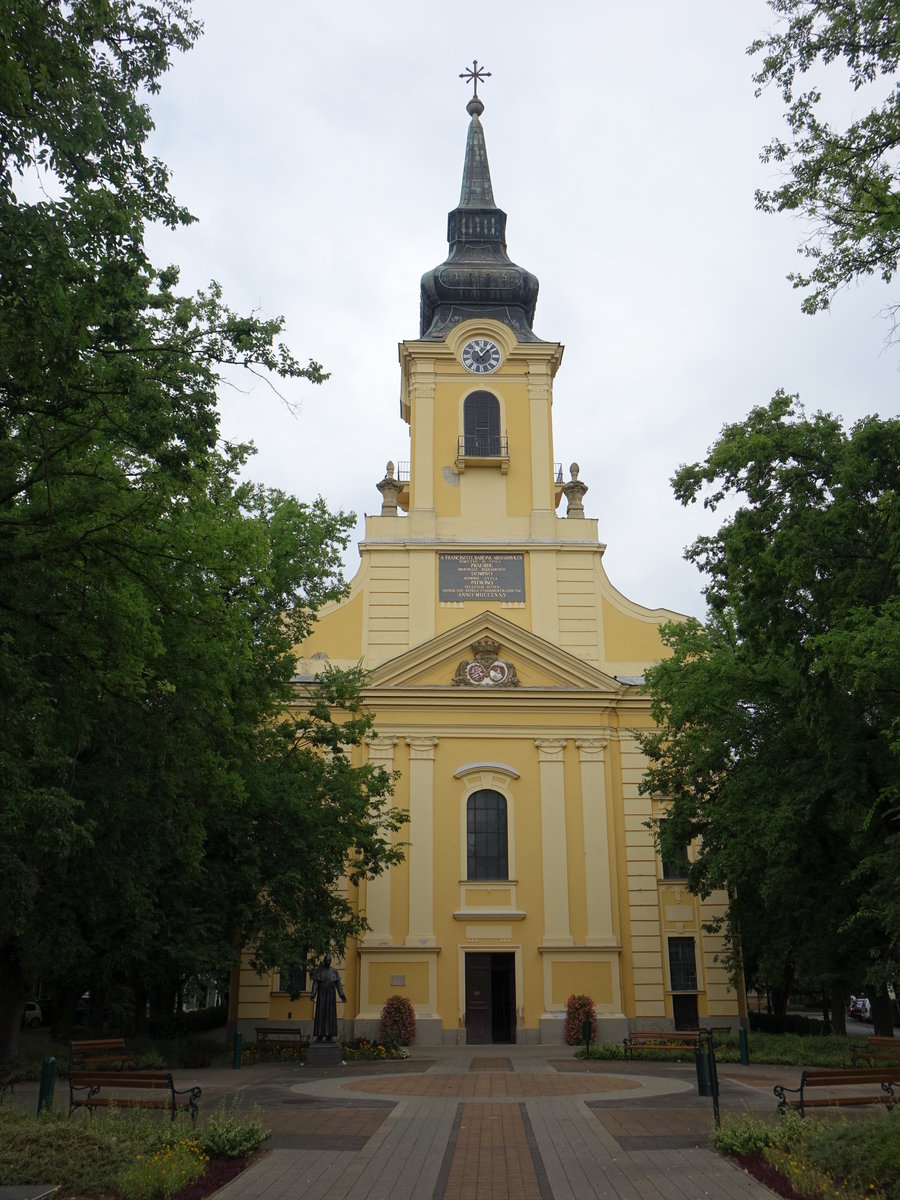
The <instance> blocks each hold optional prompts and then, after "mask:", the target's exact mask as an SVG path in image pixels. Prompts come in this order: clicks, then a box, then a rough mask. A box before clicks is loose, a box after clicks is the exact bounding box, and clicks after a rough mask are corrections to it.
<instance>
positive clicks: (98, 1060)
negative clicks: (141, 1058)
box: [69, 1038, 135, 1074]
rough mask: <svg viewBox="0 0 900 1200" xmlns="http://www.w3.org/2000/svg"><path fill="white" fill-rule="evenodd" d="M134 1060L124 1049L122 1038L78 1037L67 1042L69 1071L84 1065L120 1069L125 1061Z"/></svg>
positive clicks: (80, 1068)
mask: <svg viewBox="0 0 900 1200" xmlns="http://www.w3.org/2000/svg"><path fill="white" fill-rule="evenodd" d="M134 1061H135V1055H134V1054H127V1053H126V1051H125V1039H124V1038H80V1039H78V1040H77V1041H73V1042H69V1072H70V1074H71V1072H72V1071H73V1070H76V1071H78V1070H82V1069H83V1068H85V1067H99V1068H101V1069H102V1068H104V1067H115V1068H116V1069H117V1070H119V1071H121V1070H122V1068H123V1067H124V1066H125V1064H126V1063H133V1062H134Z"/></svg>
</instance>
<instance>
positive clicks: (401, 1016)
mask: <svg viewBox="0 0 900 1200" xmlns="http://www.w3.org/2000/svg"><path fill="white" fill-rule="evenodd" d="M380 1037H381V1040H382V1041H383V1042H384V1043H385V1044H386V1045H388V1046H411V1045H412V1044H413V1042H414V1041H415V1040H416V1010H415V1009H414V1008H413V1005H412V1001H411V1000H410V999H409V997H408V996H388V998H387V1000H385V1002H384V1007H383V1008H382V1010H381V1029H380Z"/></svg>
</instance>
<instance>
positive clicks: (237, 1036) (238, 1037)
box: [231, 1029, 244, 1071]
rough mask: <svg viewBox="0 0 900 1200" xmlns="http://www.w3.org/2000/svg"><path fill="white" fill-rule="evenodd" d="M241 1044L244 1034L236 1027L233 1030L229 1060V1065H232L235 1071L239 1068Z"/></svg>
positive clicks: (242, 1043)
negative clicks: (232, 1042) (231, 1052)
mask: <svg viewBox="0 0 900 1200" xmlns="http://www.w3.org/2000/svg"><path fill="white" fill-rule="evenodd" d="M243 1045H244V1035H243V1034H242V1033H241V1031H240V1030H239V1029H236V1030H235V1031H234V1052H233V1057H232V1060H231V1065H232V1066H233V1067H234V1069H235V1071H239V1070H240V1069H241V1050H242V1048H243Z"/></svg>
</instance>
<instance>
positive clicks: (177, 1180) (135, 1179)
mask: <svg viewBox="0 0 900 1200" xmlns="http://www.w3.org/2000/svg"><path fill="white" fill-rule="evenodd" d="M208 1161H209V1160H208V1157H207V1156H206V1155H205V1154H204V1153H203V1152H202V1150H201V1149H200V1146H199V1144H198V1142H197V1140H196V1138H193V1137H184V1138H179V1139H178V1140H172V1141H167V1142H166V1143H165V1145H163V1146H160V1147H158V1148H157V1149H155V1150H152V1151H151V1152H149V1153H138V1154H136V1155H135V1157H134V1159H133V1161H131V1162H130V1163H129V1164H128V1165H127V1166H126V1167H124V1168H123V1169H122V1170H121V1171H120V1172H119V1177H118V1180H117V1184H118V1190H119V1194H120V1195H121V1196H122V1200H156V1198H157V1197H160V1196H162V1197H165V1198H166V1200H168V1197H170V1196H174V1195H175V1193H176V1192H180V1191H181V1189H182V1188H185V1187H187V1185H188V1184H189V1183H193V1182H194V1181H195V1180H197V1179H199V1178H200V1177H201V1176H202V1175H203V1174H204V1173H205V1171H206V1164H207V1162H208Z"/></svg>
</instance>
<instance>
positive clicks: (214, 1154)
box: [196, 1100, 271, 1158]
mask: <svg viewBox="0 0 900 1200" xmlns="http://www.w3.org/2000/svg"><path fill="white" fill-rule="evenodd" d="M196 1136H197V1141H198V1142H199V1145H200V1149H201V1150H202V1151H203V1153H204V1154H206V1155H208V1156H209V1157H210V1158H248V1157H249V1156H250V1155H251V1154H255V1153H256V1151H257V1150H258V1149H259V1148H260V1146H262V1144H263V1142H265V1141H266V1140H267V1139H268V1138H269V1137H270V1136H271V1130H269V1129H266V1128H265V1126H264V1125H263V1115H262V1109H261V1108H260V1107H259V1105H258V1104H254V1105H253V1106H252V1107H251V1108H250V1109H249V1111H248V1112H246V1113H243V1112H241V1111H240V1101H239V1100H233V1101H231V1102H230V1103H229V1101H227V1100H222V1101H220V1103H219V1104H218V1106H217V1107H216V1109H215V1111H214V1112H213V1114H212V1116H211V1117H209V1119H208V1120H207V1121H206V1122H205V1123H204V1124H203V1125H202V1126H201V1127H200V1128H199V1129H198V1130H197V1135H196Z"/></svg>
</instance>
